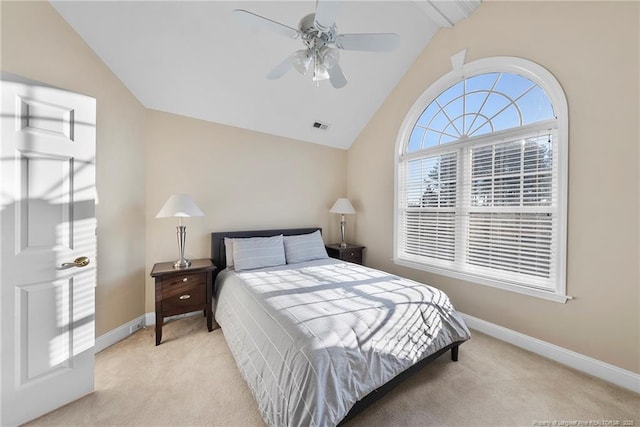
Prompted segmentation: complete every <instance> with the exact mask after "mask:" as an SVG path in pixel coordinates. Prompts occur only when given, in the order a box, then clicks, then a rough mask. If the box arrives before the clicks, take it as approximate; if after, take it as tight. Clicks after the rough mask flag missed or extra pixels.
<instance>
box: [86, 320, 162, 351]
mask: <svg viewBox="0 0 640 427" xmlns="http://www.w3.org/2000/svg"><path fill="white" fill-rule="evenodd" d="M152 314H153V313H152ZM140 322H142V327H143V328H144V327H145V326H146V325H148V323H147V322H145V316H144V315H141V316H138V317H136V318H135V319H133V320H131V321H129V322H127V323H125V324H124V325H120V326H118V327H117V328H115V329H112V330H110V331H109V332H107V333H106V334H103V335H100V336H99V337H96V345H95V352H96V353H99V352H101V351H102V350H104V349H105V348H107V347H110V346H112V345H114V344H115V343H117V342H118V341H121V340H123V339H125V338H126V337H128V336H129V335H131V327H132V326H134V325H136V324H138V323H140Z"/></svg>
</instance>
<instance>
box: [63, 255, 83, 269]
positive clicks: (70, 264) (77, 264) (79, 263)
mask: <svg viewBox="0 0 640 427" xmlns="http://www.w3.org/2000/svg"><path fill="white" fill-rule="evenodd" d="M87 265H89V258H87V257H86V256H81V257H78V258H76V259H74V260H73V262H65V263H62V265H61V267H86V266H87Z"/></svg>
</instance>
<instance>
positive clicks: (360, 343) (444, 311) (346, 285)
mask: <svg viewBox="0 0 640 427" xmlns="http://www.w3.org/2000/svg"><path fill="white" fill-rule="evenodd" d="M320 233H321V229H319V228H299V229H282V230H260V231H235V232H222V233H220V232H216V233H212V235H211V251H212V259H213V261H214V264H215V265H216V266H217V267H218V270H217V271H216V273H217V274H216V279H215V291H214V294H215V318H216V322H217V323H218V324H219V325H220V327H221V328H222V332H223V334H224V336H225V339H226V341H227V343H228V345H229V348H230V350H231V353H232V354H233V357H234V358H235V361H236V364H237V365H238V368H239V370H240V372H241V373H242V375H243V377H244V379H245V380H246V382H247V384H248V385H249V388H250V389H251V392H252V394H253V396H254V398H255V399H256V402H257V403H258V407H259V409H260V412H261V414H262V417H263V419H264V421H265V422H266V423H267V424H268V425H270V426H335V425H338V424H341V423H344V422H346V421H348V420H349V419H351V418H352V417H353V416H355V415H356V414H357V413H359V412H360V411H362V410H363V409H364V408H365V407H366V406H368V405H370V404H371V403H372V402H373V401H375V400H377V399H379V398H380V397H381V396H382V395H384V394H385V393H386V392H387V391H389V390H390V389H391V388H393V387H394V386H395V385H396V384H397V383H399V382H400V381H402V380H403V379H405V378H406V377H408V376H409V375H411V374H412V373H413V372H415V371H416V370H418V369H420V368H421V367H422V366H424V365H425V364H427V363H429V362H430V361H432V360H434V359H435V358H437V357H439V356H441V355H443V354H444V353H446V352H447V351H449V350H450V351H451V358H452V360H453V361H456V360H457V358H458V347H459V345H460V344H462V343H463V342H464V341H466V340H468V339H469V338H470V333H469V330H468V329H467V327H466V325H465V324H464V321H463V320H462V318H461V317H460V316H459V315H458V313H457V312H456V311H455V310H454V308H453V306H452V305H451V303H450V301H449V298H448V297H447V296H446V295H445V294H444V293H443V292H442V291H440V290H438V289H436V288H433V287H430V286H427V285H424V284H421V283H418V282H414V281H411V280H408V279H405V278H402V277H399V276H396V275H392V274H389V273H385V272H382V271H379V270H375V269H371V268H368V267H365V266H362V265H357V264H352V263H348V262H345V261H340V260H336V259H333V258H327V257H326V256H325V257H322V256H320V255H318V254H320V252H321V250H320V249H319V248H317V247H316V246H313V245H312V246H313V248H314V249H312V250H311V252H312V254H313V256H310V257H309V256H307V255H308V254H309V252H304V254H305V255H304V256H301V255H300V254H302V253H303V252H301V251H298V250H297V249H295V248H299V246H295V245H294V243H291V242H303V241H304V242H309V241H310V239H312V236H316V237H315V239H316V240H317V239H318V237H317V236H319V234H320ZM285 236H287V237H285ZM225 238H226V239H227V244H225ZM247 238H253V239H247ZM256 238H259V239H256ZM237 239H242V240H237ZM281 239H284V243H283V247H284V248H286V249H287V250H286V251H285V254H284V255H285V256H284V258H285V261H292V262H289V263H286V262H285V263H283V262H282V256H281V255H280V246H279V244H280V243H279V242H280V241H282V240H281ZM319 239H320V240H319V242H321V237H319ZM233 242H235V243H233ZM249 242H253V243H252V244H256V242H257V243H258V244H265V245H267V246H268V245H271V246H270V249H256V250H257V251H258V252H260V251H269V252H268V256H271V255H273V256H274V257H275V258H274V259H273V260H272V259H269V262H270V264H273V265H269V266H260V267H259V268H252V267H255V265H253V264H251V261H250V262H249V263H248V264H247V259H243V255H242V254H243V253H246V252H243V250H244V249H246V248H247V247H249V246H247V244H248V243H249ZM287 242H289V243H287ZM232 244H233V245H235V248H233V246H231V245H232ZM320 244H321V243H320ZM309 247H311V246H309ZM250 248H252V249H251V250H254V249H253V248H254V246H250ZM305 248H307V247H306V246H305ZM227 249H229V250H227ZM307 249H308V248H307ZM322 249H324V246H322ZM276 250H277V251H278V252H277V253H275V252H274V251H276ZM283 250H284V249H283ZM232 252H233V254H234V255H236V258H235V261H234V258H233V256H229V254H231V253H232ZM266 253H267V252H264V253H260V254H261V256H262V257H258V256H256V257H255V259H260V260H264V259H266V258H268V256H266V255H265V254H266ZM274 254H275V255H274ZM325 255H326V252H325ZM314 257H315V258H314ZM308 258H311V259H308ZM241 261H242V263H241ZM227 262H229V263H235V266H234V267H231V268H227ZM260 262H262V261H260ZM245 267H248V268H245Z"/></svg>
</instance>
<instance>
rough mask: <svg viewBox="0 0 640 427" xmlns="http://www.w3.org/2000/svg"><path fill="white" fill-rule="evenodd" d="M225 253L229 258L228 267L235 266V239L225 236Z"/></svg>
mask: <svg viewBox="0 0 640 427" xmlns="http://www.w3.org/2000/svg"><path fill="white" fill-rule="evenodd" d="M224 254H225V258H226V259H227V268H233V239H231V238H229V237H225V238H224Z"/></svg>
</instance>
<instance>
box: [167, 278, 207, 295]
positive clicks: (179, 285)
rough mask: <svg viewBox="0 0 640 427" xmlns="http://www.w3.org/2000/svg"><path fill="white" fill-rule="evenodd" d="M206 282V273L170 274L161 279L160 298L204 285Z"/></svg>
mask: <svg viewBox="0 0 640 427" xmlns="http://www.w3.org/2000/svg"><path fill="white" fill-rule="evenodd" d="M206 284H207V273H191V274H187V273H185V274H180V275H175V276H170V277H167V278H163V279H162V299H163V300H164V299H165V298H169V297H172V296H175V295H178V294H181V293H184V292H186V291H189V290H191V289H195V288H197V287H201V288H202V289H203V291H202V292H204V287H205V286H206Z"/></svg>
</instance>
